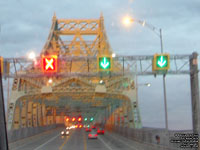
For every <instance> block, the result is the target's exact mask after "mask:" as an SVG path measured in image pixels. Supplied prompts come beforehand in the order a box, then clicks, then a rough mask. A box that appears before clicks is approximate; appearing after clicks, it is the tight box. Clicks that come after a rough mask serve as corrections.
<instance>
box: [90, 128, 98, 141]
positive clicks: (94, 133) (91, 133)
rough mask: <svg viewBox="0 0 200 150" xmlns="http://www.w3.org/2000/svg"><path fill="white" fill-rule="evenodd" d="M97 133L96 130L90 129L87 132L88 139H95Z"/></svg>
mask: <svg viewBox="0 0 200 150" xmlns="http://www.w3.org/2000/svg"><path fill="white" fill-rule="evenodd" d="M97 137H98V134H97V132H96V131H94V130H92V131H91V132H90V133H89V134H88V139H97Z"/></svg>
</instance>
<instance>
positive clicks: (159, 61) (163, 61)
mask: <svg viewBox="0 0 200 150" xmlns="http://www.w3.org/2000/svg"><path fill="white" fill-rule="evenodd" d="M157 66H158V67H160V68H163V67H166V66H167V59H166V58H165V56H159V57H157Z"/></svg>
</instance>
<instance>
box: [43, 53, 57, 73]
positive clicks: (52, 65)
mask: <svg viewBox="0 0 200 150" xmlns="http://www.w3.org/2000/svg"><path fill="white" fill-rule="evenodd" d="M42 69H43V71H44V72H57V56H56V55H50V56H43V57H42Z"/></svg>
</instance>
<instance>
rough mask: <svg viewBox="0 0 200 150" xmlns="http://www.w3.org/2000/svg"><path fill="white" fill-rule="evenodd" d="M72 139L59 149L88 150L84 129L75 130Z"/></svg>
mask: <svg viewBox="0 0 200 150" xmlns="http://www.w3.org/2000/svg"><path fill="white" fill-rule="evenodd" d="M73 130H74V131H73V134H72V135H71V137H70V138H69V139H68V140H66V141H65V143H63V145H61V146H60V147H59V150H87V145H86V143H85V140H84V130H83V129H73Z"/></svg>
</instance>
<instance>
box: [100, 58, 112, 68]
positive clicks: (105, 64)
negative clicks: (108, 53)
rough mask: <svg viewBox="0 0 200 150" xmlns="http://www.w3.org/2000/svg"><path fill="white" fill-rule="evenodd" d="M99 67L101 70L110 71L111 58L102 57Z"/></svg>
mask: <svg viewBox="0 0 200 150" xmlns="http://www.w3.org/2000/svg"><path fill="white" fill-rule="evenodd" d="M99 67H100V68H101V69H110V58H109V57H100V58H99Z"/></svg>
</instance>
